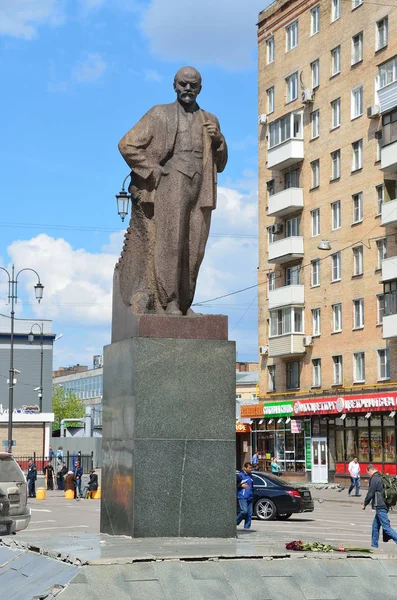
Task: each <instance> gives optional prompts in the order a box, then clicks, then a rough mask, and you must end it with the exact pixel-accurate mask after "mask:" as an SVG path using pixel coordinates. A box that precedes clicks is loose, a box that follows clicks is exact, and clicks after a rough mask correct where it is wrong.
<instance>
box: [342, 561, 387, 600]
mask: <svg viewBox="0 0 397 600" xmlns="http://www.w3.org/2000/svg"><path fill="white" fill-rule="evenodd" d="M348 562H349V564H350V566H351V570H352V573H355V574H356V575H357V577H358V579H359V580H360V582H361V583H362V584H363V585H364V586H365V587H366V589H374V586H377V582H378V583H379V582H382V587H381V590H382V595H383V593H385V594H392V593H393V591H394V597H395V598H396V596H397V593H396V587H395V580H394V578H389V577H385V571H384V569H383V567H382V565H381V564H380V563H379V561H378V560H376V559H375V560H365V559H364V560H363V559H356V560H354V559H352V558H351V559H349V561H348ZM375 589H379V588H378V587H375ZM383 597H384V596H383Z"/></svg>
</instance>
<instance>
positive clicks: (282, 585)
mask: <svg viewBox="0 0 397 600" xmlns="http://www.w3.org/2000/svg"><path fill="white" fill-rule="evenodd" d="M263 592H264V596H263V597H264V598H269V597H270V598H271V599H272V600H286V599H287V598H291V599H293V600H306V599H305V596H304V595H303V593H302V591H301V590H300V589H299V588H298V586H297V585H296V582H295V581H294V579H293V578H292V577H279V576H277V577H264V578H263ZM317 600H322V599H321V596H320V597H319V598H317Z"/></svg>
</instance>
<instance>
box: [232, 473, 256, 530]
mask: <svg viewBox="0 0 397 600" xmlns="http://www.w3.org/2000/svg"><path fill="white" fill-rule="evenodd" d="M251 471H252V464H251V463H250V462H246V463H244V467H243V470H242V471H240V473H239V474H238V475H237V478H236V484H237V500H238V503H239V505H240V512H239V514H238V515H237V525H240V523H241V521H242V520H243V519H244V529H249V528H250V527H251V519H252V499H253V497H254V479H253V477H252V475H251Z"/></svg>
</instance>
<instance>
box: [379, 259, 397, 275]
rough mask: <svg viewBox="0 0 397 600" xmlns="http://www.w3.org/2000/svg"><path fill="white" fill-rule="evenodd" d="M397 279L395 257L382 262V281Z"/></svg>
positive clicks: (396, 261) (396, 260)
mask: <svg viewBox="0 0 397 600" xmlns="http://www.w3.org/2000/svg"><path fill="white" fill-rule="evenodd" d="M392 279H397V256H392V257H391V258H386V259H385V260H382V281H391V280H392Z"/></svg>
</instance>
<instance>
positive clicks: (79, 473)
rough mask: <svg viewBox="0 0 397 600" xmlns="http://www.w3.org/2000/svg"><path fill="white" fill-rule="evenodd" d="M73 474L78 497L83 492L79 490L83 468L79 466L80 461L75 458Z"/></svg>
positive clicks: (81, 495)
mask: <svg viewBox="0 0 397 600" xmlns="http://www.w3.org/2000/svg"><path fill="white" fill-rule="evenodd" d="M74 476H75V479H76V494H77V496H79V497H80V498H82V497H83V493H82V491H81V480H82V477H83V468H82V467H81V466H80V462H79V461H78V460H76V468H75V470H74Z"/></svg>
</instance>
